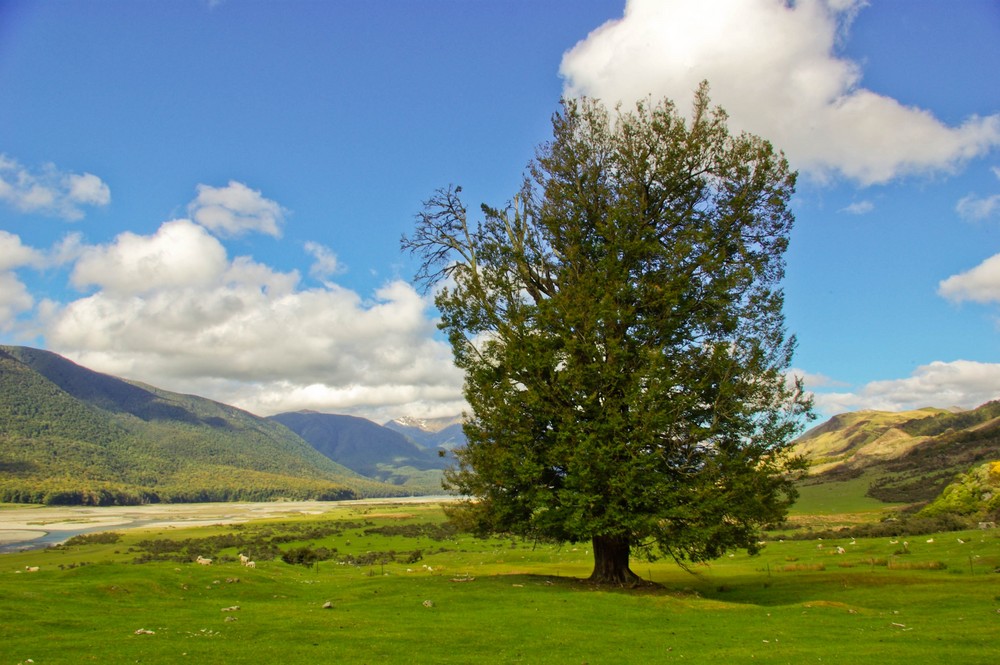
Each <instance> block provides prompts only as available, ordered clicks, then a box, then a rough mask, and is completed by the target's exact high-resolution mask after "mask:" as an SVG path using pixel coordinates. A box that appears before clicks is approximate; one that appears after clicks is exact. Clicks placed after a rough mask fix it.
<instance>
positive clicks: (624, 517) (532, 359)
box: [402, 84, 810, 583]
mask: <svg viewBox="0 0 1000 665" xmlns="http://www.w3.org/2000/svg"><path fill="white" fill-rule="evenodd" d="M552 126H553V136H552V139H551V141H549V142H547V143H545V144H543V145H541V146H540V147H539V148H538V150H537V153H536V157H535V159H534V160H533V161H532V162H531V164H530V166H529V169H528V172H527V173H526V174H525V176H524V179H523V184H522V186H521V188H520V191H518V192H517V194H516V195H515V196H514V197H512V199H511V201H510V202H509V203H508V204H507V205H506V206H504V207H502V208H493V207H490V206H487V205H483V206H482V208H481V215H480V216H477V219H475V220H474V219H473V218H471V217H470V215H469V214H468V210H467V209H466V207H465V205H464V204H463V202H462V200H461V196H460V194H461V188H459V187H448V188H445V189H441V190H438V191H437V192H435V193H434V195H433V196H432V197H431V198H430V199H429V200H428V201H427V202H426V203H425V204H424V207H423V210H422V211H421V212H420V213H419V214H418V216H417V221H416V226H415V229H414V231H413V232H412V234H411V235H410V236H407V237H404V238H403V241H402V244H403V247H404V249H407V250H409V251H411V252H413V253H414V254H415V255H417V256H418V257H419V258H420V259H421V267H420V270H419V272H418V274H417V280H418V281H420V282H421V283H422V284H423V285H424V286H425V287H426V288H428V289H430V288H434V289H436V297H435V303H436V305H437V307H438V309H439V311H440V313H441V324H440V325H441V328H442V329H443V330H444V331H445V332H446V333H447V335H448V338H449V340H450V343H451V346H452V349H453V352H454V358H455V362H456V364H457V365H458V366H459V367H460V368H461V369H462V370H464V372H465V386H464V392H465V397H466V399H467V400H468V403H469V405H470V407H471V413H469V414H467V422H466V425H465V431H466V435H467V437H468V445H467V446H466V447H465V448H464V449H461V450H460V451H459V452H458V457H459V465H458V466H457V467H456V468H454V469H452V470H451V471H450V472H449V474H448V476H447V481H448V483H449V484H450V486H451V487H452V488H453V489H455V490H457V491H458V492H459V493H461V494H463V495H466V496H468V497H471V498H470V500H469V501H467V502H465V503H463V504H462V506H461V509H460V512H461V513H462V515H463V517H464V519H466V520H468V521H469V523H470V524H471V525H472V526H474V527H475V529H477V530H479V531H481V532H484V533H485V532H508V533H514V534H521V535H524V536H528V537H535V538H544V539H555V540H559V541H563V542H580V541H588V540H589V541H591V542H592V543H593V547H594V555H595V566H594V572H593V574H592V576H591V579H592V580H594V581H596V582H602V583H633V582H637V581H638V578H637V577H636V576H635V575H634V573H633V572H632V571H631V569H630V567H629V557H630V555H634V554H642V555H645V556H647V557H650V558H655V557H658V556H662V555H667V556H672V557H674V558H675V559H676V560H678V561H679V562H682V563H683V562H696V561H702V560H707V559H711V558H715V557H718V556H720V555H721V554H722V553H724V552H725V551H727V550H730V549H733V548H746V549H747V550H749V551H751V552H753V551H755V550H756V549H757V540H758V533H759V529H760V527H761V525H763V524H766V523H768V522H772V521H777V520H780V519H781V518H782V517H783V516H784V514H785V512H786V510H787V508H788V506H789V505H790V504H791V502H792V501H793V499H794V497H795V492H794V489H793V486H792V480H791V479H790V477H789V473H788V472H789V470H790V469H792V468H793V467H795V466H796V465H795V463H794V460H790V459H789V456H788V450H787V449H788V445H789V442H790V441H791V439H792V438H793V436H794V435H795V434H796V433H797V432H798V431H799V429H800V427H801V423H802V421H803V417H804V416H808V414H809V412H810V404H809V400H808V399H807V398H806V396H805V395H804V393H803V391H802V389H801V386H800V385H799V384H798V383H797V382H794V381H793V382H789V381H788V380H787V378H786V375H785V374H786V371H787V369H788V368H789V366H790V362H791V357H792V351H793V347H794V337H789V336H787V335H786V331H785V325H784V315H783V312H782V308H783V293H782V291H781V288H780V281H781V279H782V277H783V274H784V258H783V256H784V252H785V250H786V248H787V245H788V235H789V232H790V230H791V228H792V224H793V216H792V214H791V212H790V211H789V207H788V204H789V199H790V197H791V196H792V193H793V191H794V187H795V174H794V173H793V172H791V171H790V170H789V167H788V164H787V161H786V160H785V159H784V156H783V155H782V154H781V153H779V152H776V151H775V150H774V149H773V148H772V146H771V145H770V143H768V142H767V141H765V140H763V139H761V138H759V137H757V136H753V135H749V134H739V135H734V134H732V133H730V131H729V129H728V126H727V116H726V114H725V112H724V111H722V110H721V109H719V108H717V107H712V106H711V104H710V100H709V95H708V86H707V84H703V85H702V86H701V87H700V88H699V89H698V91H697V92H696V93H695V97H694V104H693V109H692V113H691V116H690V118H689V119H688V118H685V117H683V116H682V115H681V114H680V113H679V112H678V110H677V109H676V107H675V105H674V104H673V103H672V102H671V101H669V100H663V101H661V102H659V103H656V104H653V103H651V102H649V101H646V102H640V103H638V104H636V105H635V107H634V108H633V109H630V110H623V109H622V108H620V107H619V108H618V109H616V110H614V111H609V110H608V109H606V108H605V107H604V106H603V105H602V104H601V103H600V102H598V101H595V100H591V99H578V100H577V99H568V100H565V101H563V103H562V108H561V111H560V112H558V113H556V114H555V115H554V116H553V120H552Z"/></svg>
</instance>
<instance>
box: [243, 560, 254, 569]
mask: <svg viewBox="0 0 1000 665" xmlns="http://www.w3.org/2000/svg"><path fill="white" fill-rule="evenodd" d="M243 565H244V566H246V567H247V568H256V567H257V562H256V561H247V562H246V563H245V564H243Z"/></svg>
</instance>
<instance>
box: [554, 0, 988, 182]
mask: <svg viewBox="0 0 1000 665" xmlns="http://www.w3.org/2000/svg"><path fill="white" fill-rule="evenodd" d="M864 4H865V3H864V1H863V0H837V1H836V2H833V1H827V2H824V1H821V0H807V1H803V2H795V3H790V2H786V1H785V0H628V2H627V3H626V6H625V14H624V16H623V17H622V18H621V19H618V20H615V21H609V22H608V23H605V24H604V25H603V26H601V27H600V28H598V29H597V30H594V31H593V32H591V33H590V35H588V36H587V38H586V39H584V40H583V41H581V42H580V43H578V44H577V45H576V46H575V47H574V48H573V49H571V50H570V51H569V52H567V53H566V54H565V55H564V57H563V61H562V66H561V73H562V75H563V76H564V77H565V80H566V90H565V92H566V94H567V95H571V96H576V95H589V96H592V97H599V98H601V99H603V100H604V101H605V102H608V103H609V104H613V103H614V102H616V101H623V102H625V103H626V104H630V103H631V102H632V101H634V100H636V99H641V98H645V97H646V96H648V95H652V96H653V97H654V98H659V97H662V96H664V95H665V96H668V97H670V98H671V99H673V100H675V101H676V102H677V103H678V104H684V103H686V101H687V100H690V99H691V96H692V93H693V91H694V90H695V88H696V87H697V86H698V83H699V82H700V81H701V80H708V81H709V83H710V85H711V88H712V98H713V101H714V102H715V103H718V104H720V105H721V106H723V107H724V108H725V109H726V110H727V111H728V112H729V114H730V118H731V121H732V123H733V124H734V125H735V126H736V127H738V128H740V129H746V130H749V131H752V132H755V133H758V134H760V135H762V136H765V137H767V138H768V139H770V140H771V141H772V142H773V143H774V144H775V145H776V146H777V147H778V148H780V149H782V150H784V151H785V152H786V153H787V154H788V156H789V159H790V160H791V161H792V163H793V166H795V167H796V168H798V169H801V170H803V171H805V172H807V173H809V174H811V175H812V176H813V177H816V178H821V179H822V178H828V177H831V176H841V177H846V178H849V179H851V180H854V181H856V182H858V183H860V184H863V185H870V184H875V183H884V182H887V181H890V180H893V179H894V178H898V177H900V176H904V175H908V174H921V173H931V172H940V171H944V172H948V171H952V170H954V169H956V168H958V167H959V166H961V165H962V164H963V163H964V162H966V161H967V160H969V159H971V158H974V157H976V156H980V155H983V154H985V153H986V152H987V151H989V150H991V149H993V148H995V147H997V146H1000V115H991V116H988V117H975V116H973V117H970V118H968V119H967V120H966V121H965V122H963V123H962V124H960V125H958V126H949V125H946V124H944V123H943V122H941V121H940V120H938V119H937V118H935V117H934V116H933V115H932V114H931V113H930V112H929V111H927V110H924V109H920V108H915V107H911V106H904V105H903V104H900V103H899V102H898V101H896V100H895V99H892V98H891V97H887V96H885V95H880V94H878V93H876V92H874V91H872V90H868V89H865V88H864V87H862V86H861V79H862V70H861V67H860V66H859V65H858V63H856V62H853V61H851V60H849V59H846V58H843V57H841V56H840V55H838V53H837V50H838V44H839V43H840V40H841V39H843V38H844V36H845V35H846V34H847V31H848V30H849V27H850V22H851V19H852V18H853V17H854V15H855V14H856V13H857V11H858V10H859V9H860V8H861V7H863V5H864ZM748 71H751V72H754V75H753V76H747V72H748Z"/></svg>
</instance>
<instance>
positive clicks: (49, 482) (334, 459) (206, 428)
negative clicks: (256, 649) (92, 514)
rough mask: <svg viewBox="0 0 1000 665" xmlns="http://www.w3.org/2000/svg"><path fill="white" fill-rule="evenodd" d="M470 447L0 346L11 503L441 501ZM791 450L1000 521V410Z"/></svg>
mask: <svg viewBox="0 0 1000 665" xmlns="http://www.w3.org/2000/svg"><path fill="white" fill-rule="evenodd" d="M464 443H465V437H464V434H463V432H462V427H461V423H460V422H459V420H458V419H457V418H451V419H438V420H416V419H412V418H400V419H398V420H393V421H390V422H388V423H385V424H384V425H379V424H377V423H374V422H371V421H369V420H365V419H363V418H357V417H354V416H347V415H336V414H325V413H317V412H314V411H299V412H289V413H281V414H277V415H274V416H270V417H267V418H263V417H259V416H255V415H253V414H251V413H248V412H246V411H243V410H241V409H237V408H235V407H232V406H227V405H225V404H220V403H218V402H214V401H212V400H208V399H205V398H202V397H197V396H194V395H181V394H178V393H172V392H169V391H165V390H161V389H159V388H156V387H153V386H149V385H146V384H143V383H139V382H135V381H126V380H124V379H120V378H116V377H113V376H109V375H106V374H101V373H99V372H94V371H92V370H89V369H87V368H85V367H81V366H80V365H77V364H75V363H73V362H71V361H69V360H67V359H66V358H63V357H61V356H59V355H57V354H54V353H51V352H48V351H41V350H38V349H32V348H28V347H14V346H0V501H3V502H21V503H47V504H93V505H110V504H119V505H127V504H137V503H155V502H183V501H269V500H278V499H321V500H330V499H345V498H362V497H393V496H413V495H428V494H439V493H442V492H443V488H442V485H441V480H442V476H443V471H444V469H446V468H447V467H448V466H449V465H451V464H453V463H454V461H455V456H454V451H455V449H456V448H459V447H461V446H462V445H464ZM794 451H795V453H796V454H798V455H801V456H802V457H803V458H804V459H805V460H806V461H807V462H808V465H809V472H808V475H807V476H806V477H805V478H804V479H803V480H802V481H801V482H800V487H801V488H802V489H803V491H804V492H805V491H810V488H815V487H817V486H822V487H823V488H825V489H826V490H829V491H830V492H832V493H839V494H842V495H857V496H864V497H866V500H870V501H871V502H875V503H876V505H877V502H883V503H885V505H886V506H887V507H888V506H900V505H916V506H921V505H925V504H930V506H931V508H933V507H934V506H938V507H939V508H940V506H942V505H944V504H942V503H941V501H943V499H942V497H944V496H945V495H947V497H950V498H949V499H948V501H950V503H948V506H951V507H949V508H947V510H951V511H959V512H962V513H963V514H968V515H973V514H975V515H980V516H988V515H991V514H993V513H997V512H1000V464H993V463H994V462H997V461H998V460H1000V402H991V403H988V404H985V405H983V406H981V407H979V408H977V409H971V410H957V409H939V408H927V409H921V410H917V411H908V412H899V413H890V412H880V411H858V412H854V413H845V414H841V415H838V416H835V417H833V418H831V419H830V420H829V421H827V422H825V423H823V424H821V425H819V426H817V427H814V428H813V429H811V430H809V431H808V432H806V433H805V434H803V435H802V436H801V437H800V438H799V439H798V440H797V441H796V442H795V446H794ZM994 495H995V496H996V497H997V498H996V499H994ZM935 502H937V503H935ZM955 506H958V507H957V508H956V507H955ZM942 509H943V508H942ZM998 517H1000V515H998Z"/></svg>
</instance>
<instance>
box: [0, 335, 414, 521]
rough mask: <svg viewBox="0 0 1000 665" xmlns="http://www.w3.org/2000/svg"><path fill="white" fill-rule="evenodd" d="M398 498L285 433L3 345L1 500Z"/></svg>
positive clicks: (242, 415) (222, 409)
mask: <svg viewBox="0 0 1000 665" xmlns="http://www.w3.org/2000/svg"><path fill="white" fill-rule="evenodd" d="M397 493H400V490H399V489H398V488H393V487H390V486H387V485H384V484H382V483H378V482H376V481H373V480H371V479H367V478H363V477H361V476H359V475H358V474H356V473H354V472H352V471H350V470H349V469H347V468H345V467H344V466H342V465H339V464H337V463H335V462H333V461H332V460H330V459H329V458H327V457H325V456H323V455H321V454H319V453H318V452H317V451H316V450H314V449H313V448H312V446H310V445H309V444H307V443H306V442H305V441H303V440H302V439H301V438H300V437H298V436H297V435H295V434H294V433H293V432H291V431H290V430H288V429H287V428H286V427H284V426H282V425H280V424H279V423H276V422H272V421H270V420H267V419H265V418H260V417H257V416H255V415H253V414H250V413H248V412H246V411H242V410H240V409H237V408H235V407H231V406H227V405H224V404H220V403H218V402H213V401H211V400H208V399H204V398H201V397H196V396H192V395H180V394H177V393H171V392H168V391H165V390H160V389H158V388H154V387H152V386H146V385H142V384H138V383H134V382H129V381H125V380H122V379H118V378H115V377H112V376H109V375H106V374H100V373H98V372H94V371H91V370H89V369H87V368H85V367H81V366H79V365H76V364H75V363H72V362H70V361H69V360H67V359H65V358H63V357H61V356H58V355H56V354H54V353H50V352H47V351H40V350H38V349H31V348H26V347H0V501H20V502H31V503H94V504H110V503H137V502H150V501H225V500H268V499H276V498H295V499H341V498H353V497H356V496H360V495H366V496H387V495H393V494H397Z"/></svg>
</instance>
